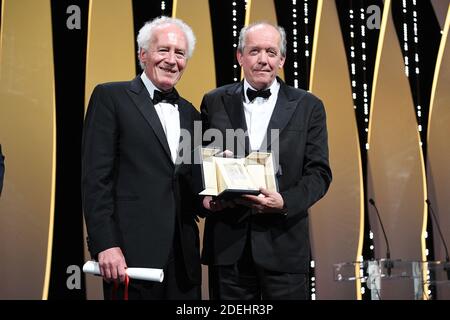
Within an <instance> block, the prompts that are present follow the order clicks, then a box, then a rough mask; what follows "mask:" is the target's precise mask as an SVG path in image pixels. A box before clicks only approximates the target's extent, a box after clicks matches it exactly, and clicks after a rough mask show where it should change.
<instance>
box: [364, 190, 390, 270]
mask: <svg viewBox="0 0 450 320" xmlns="http://www.w3.org/2000/svg"><path fill="white" fill-rule="evenodd" d="M369 203H370V204H371V205H372V206H373V207H374V208H375V212H376V213H377V217H378V221H379V222H380V225H381V230H382V231H383V235H384V240H385V242H386V261H385V262H384V267H385V268H386V270H387V274H388V276H391V271H392V268H393V267H394V261H392V260H391V249H390V248H389V241H388V239H387V236H386V231H385V230H384V226H383V222H382V221H381V217H380V213H379V212H378V208H377V206H376V205H375V201H374V200H373V199H372V198H370V199H369Z"/></svg>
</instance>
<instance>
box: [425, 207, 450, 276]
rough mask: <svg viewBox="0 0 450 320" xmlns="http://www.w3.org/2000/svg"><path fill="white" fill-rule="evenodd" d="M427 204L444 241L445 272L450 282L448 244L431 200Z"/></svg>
mask: <svg viewBox="0 0 450 320" xmlns="http://www.w3.org/2000/svg"><path fill="white" fill-rule="evenodd" d="M425 202H426V203H427V205H428V208H429V209H430V213H431V215H432V216H433V219H434V224H435V225H436V227H437V230H438V233H439V236H440V238H441V240H442V244H443V245H444V249H445V263H444V270H445V271H446V272H447V280H450V258H449V255H448V248H447V243H446V242H445V238H444V236H443V235H442V231H441V227H440V226H439V221H438V219H437V217H436V215H435V214H434V210H433V207H432V206H431V201H430V200H429V199H426V200H425Z"/></svg>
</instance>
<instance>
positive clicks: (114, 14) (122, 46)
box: [84, 0, 137, 299]
mask: <svg viewBox="0 0 450 320" xmlns="http://www.w3.org/2000/svg"><path fill="white" fill-rule="evenodd" d="M87 39H88V40H87V41H88V43H87V54H86V84H85V107H86V108H87V105H88V102H89V98H90V96H91V93H92V90H94V87H95V86H96V85H97V84H99V83H102V82H110V81H126V80H131V79H133V78H134V77H135V75H136V68H135V63H136V62H135V61H136V58H135V57H136V55H137V53H136V52H135V48H134V41H135V40H134V27H133V10H132V3H131V0H91V1H90V2H89V20H88V35H87ZM84 234H85V235H86V230H84ZM89 258H90V256H89V253H88V251H87V248H86V243H85V259H86V260H87V259H89ZM86 294H87V298H88V299H102V298H103V289H102V282H101V279H100V278H97V277H92V276H89V275H88V276H86Z"/></svg>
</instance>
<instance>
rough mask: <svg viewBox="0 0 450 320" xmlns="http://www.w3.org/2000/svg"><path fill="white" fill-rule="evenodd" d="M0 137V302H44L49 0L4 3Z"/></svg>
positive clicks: (50, 113)
mask: <svg viewBox="0 0 450 320" xmlns="http://www.w3.org/2000/svg"><path fill="white" fill-rule="evenodd" d="M1 23H2V26H1V37H0V65H1V68H0V106H1V107H0V137H1V141H0V143H1V144H2V148H3V153H4V154H5V157H6V158H5V167H6V168H5V170H6V172H5V181H4V187H3V193H2V195H1V199H0V235H1V236H0V242H1V243H2V245H1V246H0V257H1V261H2V263H1V264H0V274H2V284H1V285H0V299H47V296H48V286H49V279H50V266H51V252H52V240H53V239H52V238H53V213H54V191H55V152H56V150H55V149H56V145H55V97H54V76H53V43H52V24H51V9H50V1H48V0H38V1H37V0H21V1H17V0H3V2H2V19H1Z"/></svg>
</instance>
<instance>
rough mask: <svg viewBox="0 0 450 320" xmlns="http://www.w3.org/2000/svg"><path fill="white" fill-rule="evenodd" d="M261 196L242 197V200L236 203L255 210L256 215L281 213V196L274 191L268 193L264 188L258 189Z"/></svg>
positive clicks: (282, 204)
mask: <svg viewBox="0 0 450 320" xmlns="http://www.w3.org/2000/svg"><path fill="white" fill-rule="evenodd" d="M259 191H260V192H261V194H259V195H258V196H254V195H248V194H246V195H243V196H242V197H243V199H242V200H241V201H240V202H238V203H239V204H243V205H246V206H248V207H251V208H253V209H255V210H256V212H257V213H283V212H284V211H283V207H284V200H283V197H282V196H281V194H279V193H278V192H275V191H269V190H267V189H264V188H260V189H259Z"/></svg>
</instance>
